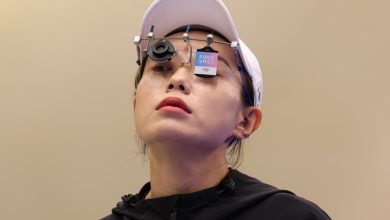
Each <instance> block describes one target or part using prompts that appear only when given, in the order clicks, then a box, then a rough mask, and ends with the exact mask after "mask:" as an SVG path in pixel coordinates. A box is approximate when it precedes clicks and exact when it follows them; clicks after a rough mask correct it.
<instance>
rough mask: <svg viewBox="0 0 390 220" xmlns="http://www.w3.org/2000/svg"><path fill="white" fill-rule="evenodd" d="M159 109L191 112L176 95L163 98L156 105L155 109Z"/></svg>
mask: <svg viewBox="0 0 390 220" xmlns="http://www.w3.org/2000/svg"><path fill="white" fill-rule="evenodd" d="M160 109H164V110H173V111H175V110H179V111H185V112H186V113H188V114H191V112H192V111H191V109H190V108H189V107H188V106H187V104H186V103H185V102H184V101H183V100H181V99H180V98H178V97H168V98H165V99H163V100H162V101H161V102H160V103H159V104H158V106H157V107H156V110H160Z"/></svg>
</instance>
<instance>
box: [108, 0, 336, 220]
mask: <svg viewBox="0 0 390 220" xmlns="http://www.w3.org/2000/svg"><path fill="white" fill-rule="evenodd" d="M206 15H207V16H206ZM205 17H206V18H205ZM189 24H190V25H189ZM148 31H149V32H148ZM135 43H136V45H137V48H138V54H139V60H138V63H139V65H140V68H139V70H138V73H137V76H136V80H135V87H136V93H135V96H134V117H135V123H136V128H137V132H138V134H139V138H140V140H141V141H142V142H143V143H144V145H143V150H144V152H146V153H147V154H148V156H149V159H150V182H149V183H147V184H145V185H144V187H142V189H141V190H140V192H139V193H138V194H136V195H131V194H130V195H126V196H124V197H122V200H123V201H122V202H120V203H118V205H117V207H115V208H114V209H113V213H112V214H111V215H109V216H107V217H105V218H104V220H114V219H115V220H119V219H150V220H152V219H186V220H187V219H201V220H208V219H210V220H211V219H212V220H216V219H240V220H246V219H251V220H253V219H272V220H277V219H280V220H282V219H289V220H291V219H329V217H328V216H327V215H326V214H325V213H324V212H323V211H322V210H321V209H320V208H319V207H317V206H316V205H315V204H313V203H311V202H309V201H307V200H304V199H302V198H300V197H298V196H295V195H294V194H293V193H291V192H289V191H285V190H279V189H277V188H275V187H273V186H270V185H267V184H264V183H262V182H260V181H259V180H256V179H254V178H252V177H249V176H246V175H245V174H243V173H240V172H239V171H237V170H235V169H232V168H229V162H230V164H233V165H234V164H237V162H238V160H239V153H240V150H241V140H243V139H245V138H248V137H249V136H250V135H251V134H252V133H253V132H254V131H255V130H256V129H257V128H258V127H259V125H260V122H261V119H262V113H261V110H260V108H259V106H260V103H261V92H262V80H261V72H260V67H259V65H258V62H257V60H256V58H255V57H254V55H253V54H252V52H251V51H250V50H249V48H247V47H246V46H245V44H244V43H243V42H242V41H240V40H239V38H238V35H237V32H236V30H235V27H234V24H233V22H232V19H231V17H230V14H229V12H228V11H227V9H226V7H225V5H224V4H223V3H222V2H221V1H216V0H196V1H195V0H159V1H155V2H154V3H153V5H152V6H151V7H150V8H149V9H148V11H147V13H146V14H145V17H144V19H143V23H142V25H141V37H136V38H135ZM227 154H228V155H230V157H229V158H228V159H230V161H229V160H228V159H227V158H226V155H227Z"/></svg>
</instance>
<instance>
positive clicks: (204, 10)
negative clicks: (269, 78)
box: [140, 0, 263, 106]
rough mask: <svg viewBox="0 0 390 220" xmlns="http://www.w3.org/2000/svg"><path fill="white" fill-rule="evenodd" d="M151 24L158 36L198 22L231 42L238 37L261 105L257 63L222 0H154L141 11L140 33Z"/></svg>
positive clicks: (261, 80)
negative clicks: (144, 11)
mask: <svg viewBox="0 0 390 220" xmlns="http://www.w3.org/2000/svg"><path fill="white" fill-rule="evenodd" d="M152 25H154V27H155V28H154V35H155V36H157V37H163V36H165V35H167V34H168V33H170V32H171V31H173V30H175V29H177V28H180V27H183V26H186V25H201V26H206V27H208V28H211V29H213V30H215V31H217V32H219V33H220V34H222V35H223V36H224V37H226V39H227V40H229V41H230V42H233V41H238V42H239V46H238V52H239V54H240V56H241V59H242V61H243V64H244V66H245V69H246V70H247V72H248V73H249V75H250V76H251V78H252V81H253V88H254V92H255V97H254V104H255V106H260V104H261V100H262V92H263V78H262V74H261V69H260V64H259V62H258V61H257V58H256V56H255V55H254V54H253V53H252V51H251V50H250V49H249V48H248V47H247V46H246V45H245V43H244V42H242V41H241V40H240V38H239V37H238V33H237V30H236V26H235V24H234V22H233V19H232V16H231V15H230V13H229V11H228V9H227V7H226V5H225V4H224V3H223V2H222V0H156V1H154V2H153V4H152V5H151V6H150V7H149V8H148V10H147V11H146V13H145V15H144V18H143V20H142V24H141V33H140V35H141V36H147V34H148V33H149V31H150V28H151V26H152Z"/></svg>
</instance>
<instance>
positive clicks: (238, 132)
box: [234, 106, 263, 139]
mask: <svg viewBox="0 0 390 220" xmlns="http://www.w3.org/2000/svg"><path fill="white" fill-rule="evenodd" d="M262 117H263V113H262V112H261V110H260V108H258V107H255V106H250V107H248V108H247V109H245V111H244V114H243V120H242V121H241V122H239V123H238V125H237V126H236V128H235V129H234V136H236V137H237V138H239V139H245V138H248V137H249V136H250V135H251V134H252V133H253V132H254V131H256V129H257V128H258V127H259V126H260V123H261V119H262Z"/></svg>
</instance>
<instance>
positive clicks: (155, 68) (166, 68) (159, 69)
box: [152, 64, 172, 73]
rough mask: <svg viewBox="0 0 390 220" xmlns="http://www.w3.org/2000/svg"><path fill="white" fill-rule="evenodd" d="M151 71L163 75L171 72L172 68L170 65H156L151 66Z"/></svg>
mask: <svg viewBox="0 0 390 220" xmlns="http://www.w3.org/2000/svg"><path fill="white" fill-rule="evenodd" d="M152 69H153V71H155V72H161V73H164V72H169V71H171V70H172V67H171V65H169V64H156V65H155V66H153V68H152Z"/></svg>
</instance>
